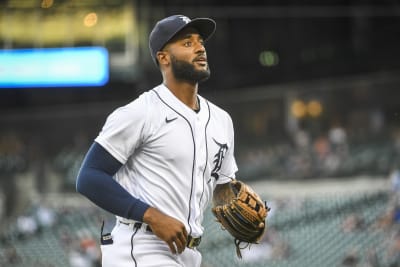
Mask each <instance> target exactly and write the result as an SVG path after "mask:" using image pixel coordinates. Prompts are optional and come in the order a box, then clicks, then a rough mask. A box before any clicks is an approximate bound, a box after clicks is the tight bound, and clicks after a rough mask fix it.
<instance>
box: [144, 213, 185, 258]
mask: <svg viewBox="0 0 400 267" xmlns="http://www.w3.org/2000/svg"><path fill="white" fill-rule="evenodd" d="M143 222H145V223H147V224H148V225H149V226H150V227H151V230H152V231H153V233H154V234H155V235H156V236H158V237H159V238H160V239H161V240H164V241H165V242H166V243H167V244H168V246H169V248H170V250H171V252H172V253H173V254H177V253H179V254H180V253H182V252H183V251H184V250H185V248H186V243H187V236H188V234H187V231H186V227H185V225H184V224H183V223H182V222H180V221H179V220H177V219H175V218H173V217H171V216H168V215H166V214H164V213H162V212H161V211H159V210H158V209H156V208H153V207H150V208H148V209H147V210H146V212H145V213H144V216H143Z"/></svg>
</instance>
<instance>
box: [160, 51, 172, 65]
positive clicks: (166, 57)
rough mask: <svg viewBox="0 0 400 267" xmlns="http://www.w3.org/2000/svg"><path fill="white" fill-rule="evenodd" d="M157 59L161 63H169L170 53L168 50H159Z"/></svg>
mask: <svg viewBox="0 0 400 267" xmlns="http://www.w3.org/2000/svg"><path fill="white" fill-rule="evenodd" d="M157 59H158V64H159V65H168V64H169V60H170V59H169V55H168V53H167V52H166V51H158V52H157Z"/></svg>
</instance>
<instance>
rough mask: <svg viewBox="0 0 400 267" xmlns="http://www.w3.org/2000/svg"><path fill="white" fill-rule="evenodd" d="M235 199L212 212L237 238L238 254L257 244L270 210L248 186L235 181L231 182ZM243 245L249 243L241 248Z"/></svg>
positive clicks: (218, 206)
mask: <svg viewBox="0 0 400 267" xmlns="http://www.w3.org/2000/svg"><path fill="white" fill-rule="evenodd" d="M230 188H231V190H232V193H233V198H232V199H231V200H230V201H229V202H228V203H225V204H222V205H217V206H214V207H213V208H212V212H213V214H214V215H215V217H216V218H217V220H218V222H219V223H221V225H222V227H223V228H224V229H226V230H228V232H229V233H230V234H231V235H232V236H233V237H234V238H235V246H236V254H237V256H238V257H239V258H241V257H242V255H241V252H240V250H241V249H243V248H245V247H247V246H248V245H250V244H252V243H253V244H257V243H258V242H259V241H260V239H261V238H262V236H263V235H264V232H265V229H266V218H267V215H268V212H269V210H270V208H269V207H267V204H266V202H264V201H262V200H261V198H260V196H259V195H258V194H257V193H256V192H254V191H253V189H251V188H250V187H249V186H248V185H247V184H245V183H243V182H241V181H238V180H233V181H231V182H230ZM241 243H247V245H246V246H244V247H241V246H240V244H241Z"/></svg>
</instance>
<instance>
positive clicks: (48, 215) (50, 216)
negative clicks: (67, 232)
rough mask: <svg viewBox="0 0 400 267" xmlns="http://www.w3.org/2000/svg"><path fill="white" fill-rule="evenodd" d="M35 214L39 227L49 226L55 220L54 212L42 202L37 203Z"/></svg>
mask: <svg viewBox="0 0 400 267" xmlns="http://www.w3.org/2000/svg"><path fill="white" fill-rule="evenodd" d="M35 215H36V218H37V221H38V224H39V226H40V227H45V228H47V227H51V226H53V224H54V223H55V221H56V214H55V212H54V211H53V210H52V209H51V208H48V207H46V206H45V205H43V204H39V206H38V207H37V208H36V211H35Z"/></svg>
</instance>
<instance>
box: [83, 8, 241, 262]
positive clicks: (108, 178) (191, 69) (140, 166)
mask: <svg viewBox="0 0 400 267" xmlns="http://www.w3.org/2000/svg"><path fill="white" fill-rule="evenodd" d="M215 27H216V24H215V22H214V21H213V20H211V19H208V18H197V19H193V20H191V19H189V18H188V17H186V16H182V15H174V16H170V17H167V18H165V19H163V20H161V21H159V22H158V23H157V24H156V25H155V27H154V28H153V30H152V32H151V34H150V38H149V45H150V51H151V55H152V58H153V60H154V62H155V63H156V65H157V66H158V67H159V69H160V71H161V74H162V77H163V83H162V84H160V85H159V86H157V87H155V88H153V89H151V90H149V91H147V92H145V93H143V94H142V95H141V96H139V98H137V99H136V100H134V101H133V102H131V103H129V104H127V105H126V106H123V107H121V108H118V109H117V110H115V111H114V112H113V113H112V114H111V115H110V116H109V117H108V118H107V121H106V123H105V125H104V127H103V129H102V130H101V132H100V134H99V135H98V136H97V138H96V139H95V142H94V143H93V145H92V146H91V148H90V149H89V151H88V153H87V155H86V157H85V160H84V161H83V163H82V167H81V170H80V172H79V175H78V178H77V191H78V192H80V193H81V194H83V195H85V196H86V197H87V198H89V199H90V200H91V201H93V202H94V203H95V204H96V205H98V206H99V207H101V208H103V209H105V210H107V211H109V212H111V213H113V214H115V215H116V217H117V222H116V225H115V227H114V229H113V231H112V232H111V234H108V235H103V236H102V246H101V247H102V255H103V259H102V262H103V267H111V266H112V267H128V266H129V267H131V266H139V267H149V266H157V267H164V266H165V267H173V266H181V267H183V266H185V267H200V265H201V255H200V253H199V252H198V250H197V249H196V247H197V246H198V245H199V243H200V240H201V236H202V234H203V226H202V221H203V216H204V211H205V209H206V207H207V206H208V205H209V203H210V200H212V198H213V197H214V199H216V198H217V199H219V200H220V199H224V198H225V196H226V195H227V190H228V182H230V179H229V178H227V177H235V172H236V171H237V166H236V162H235V159H234V131H233V125H232V120H231V118H230V116H229V115H228V113H226V112H225V111H223V110H222V109H220V108H219V107H217V106H215V105H214V104H212V103H210V102H209V101H207V100H206V99H204V98H203V97H201V96H200V95H198V84H199V83H200V82H202V81H205V80H207V79H208V78H209V76H210V69H209V66H208V63H207V54H206V50H205V48H204V42H205V41H206V40H207V39H208V38H209V37H211V35H212V34H213V33H214V31H215Z"/></svg>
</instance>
